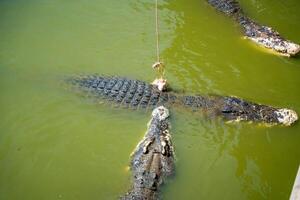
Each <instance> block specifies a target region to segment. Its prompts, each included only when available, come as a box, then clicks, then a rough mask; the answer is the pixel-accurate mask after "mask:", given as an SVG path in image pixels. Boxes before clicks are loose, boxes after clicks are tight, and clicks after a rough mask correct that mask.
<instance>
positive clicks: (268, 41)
mask: <svg viewBox="0 0 300 200" xmlns="http://www.w3.org/2000/svg"><path fill="white" fill-rule="evenodd" d="M208 3H209V4H210V5H212V6H213V7H215V8H216V9H217V10H219V11H221V12H223V13H225V14H226V15H229V16H231V17H233V18H234V19H235V20H236V21H237V22H238V23H239V24H240V25H241V27H242V29H243V32H244V35H245V38H248V39H250V40H252V41H253V42H255V43H256V44H259V45H261V46H263V47H266V48H268V49H272V50H273V51H275V52H277V53H279V54H281V55H283V56H288V57H289V56H295V55H296V54H297V53H298V52H299V51H300V46H299V45H298V44H296V43H294V42H291V41H289V40H286V39H284V38H283V37H282V36H280V34H279V33H278V32H277V31H275V30H273V29H272V28H271V27H268V26H263V25H260V24H259V23H257V22H255V21H254V20H252V19H250V18H249V17H247V16H246V15H245V14H244V12H243V10H242V9H241V7H240V5H239V3H238V2H237V1H235V0H208Z"/></svg>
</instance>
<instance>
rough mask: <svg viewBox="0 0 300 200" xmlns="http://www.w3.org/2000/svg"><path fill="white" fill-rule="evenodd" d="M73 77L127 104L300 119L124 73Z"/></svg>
mask: <svg viewBox="0 0 300 200" xmlns="http://www.w3.org/2000/svg"><path fill="white" fill-rule="evenodd" d="M70 81H71V83H72V84H74V85H76V86H79V88H80V89H83V90H87V91H89V92H90V93H92V94H93V95H95V96H97V97H98V98H102V99H105V101H107V102H112V103H114V104H116V105H122V106H124V107H132V108H154V107H157V106H161V105H163V106H167V107H184V108H189V109H191V110H193V111H195V112H197V111H202V112H205V113H208V114H209V115H215V116H222V117H223V118H225V119H226V120H229V121H253V122H260V123H267V124H270V125H273V124H282V125H285V126H290V125H292V124H293V123H294V122H296V121H297V120H298V116H297V114H296V112H295V111H293V110H290V109H286V108H275V107H271V106H267V105H261V104H257V103H252V102H248V101H245V100H243V99H240V98H237V97H230V96H225V97H223V96H217V95H213V96H201V95H196V96H190V95H185V94H183V93H179V92H175V91H171V90H166V91H160V90H158V88H157V86H155V85H151V84H148V83H146V82H143V81H139V80H130V79H127V78H122V77H105V76H98V75H90V76H78V77H72V78H71V79H70Z"/></svg>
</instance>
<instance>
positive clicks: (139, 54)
mask: <svg viewBox="0 0 300 200" xmlns="http://www.w3.org/2000/svg"><path fill="white" fill-rule="evenodd" d="M159 2H160V3H159V12H160V28H161V30H160V31H161V57H162V59H163V61H164V63H165V64H166V77H167V79H168V82H169V83H170V84H171V85H172V87H174V88H177V89H180V90H184V91H186V92H187V93H191V94H219V95H234V96H238V97H241V98H244V99H247V100H251V101H254V102H258V103H263V104H267V105H272V106H277V107H288V108H291V109H294V110H296V111H297V112H298V113H299V112H300V92H299V86H300V79H299V75H300V59H299V56H298V57H297V58H290V59H289V58H285V57H280V56H277V55H273V54H270V53H268V52H267V51H265V50H264V49H262V48H259V47H257V46H256V45H254V44H252V43H251V42H250V41H248V40H244V39H242V37H241V36H242V35H241V31H240V29H239V27H238V26H237V24H236V23H234V22H233V21H232V20H231V19H230V18H227V17H225V16H224V15H222V14H221V13H219V12H216V11H215V9H213V8H212V7H211V6H210V5H208V3H207V2H206V1H205V0H189V1H186V0H176V1H163V0H162V1H159ZM240 3H241V5H242V7H243V8H244V10H245V12H246V13H247V14H248V15H249V16H251V17H252V18H253V19H255V20H257V21H259V22H261V23H263V24H267V25H269V26H272V27H274V28H275V29H276V30H278V31H279V32H280V33H281V34H282V35H283V36H284V37H286V38H288V39H290V40H292V41H295V42H297V43H300V38H299V35H300V26H299V21H300V15H299V9H300V2H299V1H298V0H285V1H283V0H280V1H273V0H253V1H247V0H241V1H240ZM154 5H155V4H154V1H151V0H142V1H133V0H129V1H116V0H114V1H105V0H97V1H96V0H90V1H84V0H73V1H70V0H64V1H59V0H27V1H23V0H0V91H1V96H0V109H1V120H0V199H1V200H2V199H3V200H19V199H22V200H41V199H43V200H48V199H49V200H53V199H65V200H73V199H78V200H86V199H117V198H118V197H119V196H120V195H122V194H124V193H125V192H126V191H127V189H128V188H129V187H130V183H131V182H130V181H131V180H130V171H129V170H128V164H129V161H130V157H129V155H130V153H131V152H132V151H133V150H134V148H135V146H136V144H137V143H138V142H139V140H140V139H141V138H142V137H143V135H144V133H145V131H146V128H147V127H146V124H147V122H148V120H149V119H150V113H151V111H150V110H147V111H142V110H138V111H135V110H126V109H118V108H114V107H113V106H108V105H107V104H102V103H101V102H99V103H95V102H93V101H90V100H89V99H88V98H83V97H82V96H79V95H77V94H75V93H74V92H72V91H70V90H68V89H67V88H66V87H65V85H64V84H63V80H64V78H65V77H66V76H69V75H76V74H95V73H99V74H104V75H120V76H125V77H129V78H133V79H140V80H144V81H148V82H150V81H152V80H154V78H155V73H154V72H153V70H152V69H151V65H152V64H153V62H154V61H155V32H154V31H155V29H154V28H155V21H154V20H155V18H154ZM171 116H172V118H171V123H172V137H173V143H174V145H175V151H176V174H175V176H174V177H172V178H171V179H169V181H168V183H167V184H166V185H164V187H163V188H162V197H163V199H166V200H168V199H170V200H171V199H195V200H196V199H206V200H214V199H224V200H242V199H249V200H256V199H257V200H260V199H272V200H277V199H278V200H281V199H288V197H289V195H290V192H291V189H292V186H293V182H294V178H295V175H296V172H297V169H298V166H299V163H300V149H299V141H300V125H299V123H296V124H295V125H294V126H292V127H282V126H274V127H266V126H263V125H258V124H248V123H226V122H225V121H223V120H222V119H209V118H207V117H203V116H201V115H198V114H197V113H190V112H186V111H184V110H176V111H171Z"/></svg>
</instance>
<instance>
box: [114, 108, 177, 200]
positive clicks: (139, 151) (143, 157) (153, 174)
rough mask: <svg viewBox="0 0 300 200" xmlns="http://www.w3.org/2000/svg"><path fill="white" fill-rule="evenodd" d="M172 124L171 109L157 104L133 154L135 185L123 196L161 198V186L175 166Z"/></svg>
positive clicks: (129, 198)
mask: <svg viewBox="0 0 300 200" xmlns="http://www.w3.org/2000/svg"><path fill="white" fill-rule="evenodd" d="M169 127H170V122H169V110H168V109H167V108H165V107H163V106H160V107H157V108H155V109H154V110H153V112H152V118H151V120H150V122H149V124H148V130H147V132H146V134H145V136H144V138H143V139H142V140H141V142H140V143H139V144H138V145H137V147H136V149H135V151H134V152H133V154H132V160H131V164H130V168H131V170H132V179H133V183H132V187H131V189H130V190H129V192H127V193H126V194H125V195H124V196H122V197H121V198H120V199H121V200H154V199H159V188H160V186H161V185H162V184H163V183H164V182H165V180H166V178H167V177H169V176H171V175H172V174H173V173H174V168H175V165H174V149H173V145H172V142H171V136H170V133H169Z"/></svg>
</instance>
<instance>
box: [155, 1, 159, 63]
mask: <svg viewBox="0 0 300 200" xmlns="http://www.w3.org/2000/svg"><path fill="white" fill-rule="evenodd" d="M155 25H156V26H155V29H156V56H157V60H156V61H157V62H158V63H160V58H159V24H158V0H155Z"/></svg>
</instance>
